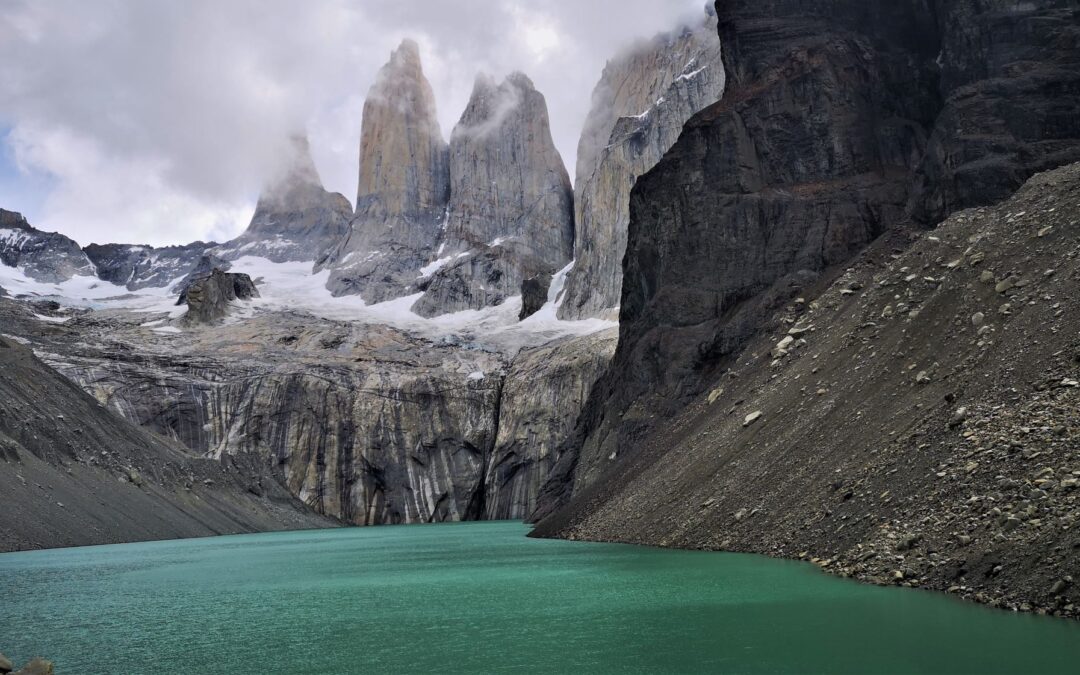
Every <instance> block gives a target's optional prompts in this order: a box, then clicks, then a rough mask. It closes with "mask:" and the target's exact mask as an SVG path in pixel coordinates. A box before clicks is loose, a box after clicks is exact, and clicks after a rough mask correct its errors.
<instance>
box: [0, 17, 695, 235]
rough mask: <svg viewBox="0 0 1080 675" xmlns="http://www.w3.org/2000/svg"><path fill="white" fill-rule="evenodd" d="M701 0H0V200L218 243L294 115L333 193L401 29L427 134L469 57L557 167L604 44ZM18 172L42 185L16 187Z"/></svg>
mask: <svg viewBox="0 0 1080 675" xmlns="http://www.w3.org/2000/svg"><path fill="white" fill-rule="evenodd" d="M703 4H704V3H703V2H701V1H699V0H671V1H669V2H658V1H657V0H590V1H589V2H581V1H580V0H548V1H546V2H543V3H540V2H530V3H528V4H526V3H523V2H519V1H517V0H439V1H437V2H436V1H434V0H432V1H429V2H402V1H401V0H306V1H304V2H299V1H296V0H185V1H184V2H175V1H172V0H98V1H96V2H93V3H88V2H85V0H5V1H4V2H3V3H2V4H0V128H3V127H9V128H10V129H11V131H10V132H9V133H8V134H7V135H6V137H5V138H6V144H7V146H8V147H7V148H6V150H7V153H0V162H3V161H4V159H3V158H4V157H10V158H13V161H14V162H15V163H17V165H18V171H17V172H13V171H11V170H8V171H5V170H2V169H0V181H3V184H2V185H0V196H2V197H3V198H4V199H5V200H12V195H15V196H16V198H15V199H13V200H12V201H14V203H4V204H0V206H2V207H4V208H10V209H15V210H20V209H22V210H25V211H27V215H28V216H29V217H30V218H31V220H32V222H34V223H35V224H36V225H37V226H39V227H42V228H45V229H55V230H59V231H62V232H64V233H66V234H68V235H69V236H72V237H74V238H75V239H77V240H79V241H80V242H83V243H88V242H90V241H106V240H109V241H117V240H119V241H129V242H140V243H142V242H146V243H155V244H162V243H181V242H185V241H190V240H192V239H199V238H201V239H207V238H215V239H226V238H229V237H231V236H234V235H235V234H237V233H239V231H241V230H242V229H243V227H244V226H246V224H247V219H248V218H249V217H250V213H251V211H252V210H253V208H254V204H255V200H256V198H257V195H258V191H259V188H260V186H261V185H262V184H263V182H264V181H266V180H267V179H268V177H270V176H272V175H274V174H275V172H276V171H277V167H276V162H277V161H278V158H279V157H281V156H283V155H284V154H285V153H283V149H284V148H285V144H286V143H287V142H288V136H289V134H290V133H291V132H292V131H294V130H296V129H298V128H306V129H307V130H308V132H309V136H310V138H311V145H312V152H313V154H314V156H315V160H316V163H317V164H318V168H319V172H320V174H321V175H322V177H323V181H324V183H326V185H327V187H328V188H329V189H332V190H334V191H339V192H342V193H343V194H345V195H347V196H350V197H351V195H353V194H355V191H356V180H357V162H358V157H359V150H358V145H359V136H360V120H361V111H362V109H363V97H364V95H365V93H366V92H367V90H368V88H369V87H370V85H371V83H372V82H373V81H374V78H375V76H376V73H377V72H378V70H379V68H380V67H381V66H382V64H383V63H384V62H385V61H386V60H387V59H388V58H389V55H390V52H391V51H392V50H393V49H394V48H395V47H396V46H397V44H398V43H399V42H400V41H401V40H402V39H403V38H405V37H412V38H414V39H415V40H417V42H418V43H419V44H420V47H421V56H422V59H423V61H424V70H425V73H426V74H427V76H428V78H429V79H430V80H431V83H432V87H433V88H434V90H435V95H436V100H437V105H438V109H439V119H440V123H441V126H442V127H443V134H444V137H446V138H449V135H450V130H451V129H452V128H453V126H454V124H455V123H456V122H457V119H458V117H459V116H460V115H461V112H462V110H464V108H465V105H466V103H467V101H468V97H469V94H470V92H471V90H472V85H473V82H474V80H475V77H476V74H477V73H478V72H480V71H484V72H488V73H491V74H493V75H494V76H495V77H497V78H499V79H502V77H503V76H505V75H506V74H508V73H509V72H511V71H513V70H521V71H522V72H524V73H526V74H527V75H529V77H530V78H531V79H532V80H533V81H534V82H535V83H536V87H537V89H538V90H539V91H541V92H542V93H543V94H544V95H545V97H546V98H547V101H548V106H549V110H550V117H551V125H552V133H553V136H554V138H555V142H556V145H557V146H558V147H559V150H560V151H561V152H562V154H563V159H564V161H565V162H566V163H567V165H568V166H573V165H574V159H575V158H574V153H575V151H576V146H577V141H578V136H579V134H580V131H581V127H582V123H583V121H584V118H585V115H586V113H587V111H588V106H589V102H590V94H591V91H592V88H593V86H594V85H595V84H596V81H597V80H598V78H599V76H600V72H601V70H602V69H603V66H604V63H605V62H606V60H607V59H608V58H610V57H611V56H613V55H614V54H615V53H616V52H617V51H618V50H619V48H620V47H622V46H623V45H625V44H627V43H628V42H629V41H631V40H633V39H635V38H639V37H643V36H649V35H652V34H654V33H656V32H659V31H661V30H667V29H669V28H671V27H672V26H674V25H676V24H677V23H678V22H679V21H682V20H685V19H687V18H689V17H690V16H694V15H697V14H700V13H701V10H702V7H703ZM9 161H10V160H9ZM9 169H10V167H9ZM16 173H18V175H21V176H22V178H21V179H20V178H13V176H14V175H15V174H16ZM31 185H33V186H40V185H48V186H49V188H48V191H47V192H46V193H45V194H44V196H42V195H40V194H37V193H35V194H34V196H33V198H30V195H31V192H33V191H32V190H30V189H29V186H31ZM24 187H25V188H26V189H25V190H23V188H24ZM20 192H24V193H25V194H26V195H27V198H26V200H25V201H23V200H21V199H19V198H17V197H18V195H19V194H20Z"/></svg>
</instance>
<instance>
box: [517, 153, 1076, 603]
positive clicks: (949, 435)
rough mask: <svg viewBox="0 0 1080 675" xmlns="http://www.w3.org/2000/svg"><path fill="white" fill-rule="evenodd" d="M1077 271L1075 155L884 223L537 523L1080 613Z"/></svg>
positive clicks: (572, 533) (588, 535) (575, 534)
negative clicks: (631, 449) (991, 203)
mask: <svg viewBox="0 0 1080 675" xmlns="http://www.w3.org/2000/svg"><path fill="white" fill-rule="evenodd" d="M1078 280H1080V164H1073V165H1069V166H1067V167H1063V168H1061V169H1057V170H1055V171H1051V172H1048V173H1044V174H1040V175H1038V176H1035V177H1033V178H1032V179H1031V180H1030V181H1029V182H1028V183H1027V184H1026V185H1025V186H1024V187H1023V188H1022V189H1021V190H1020V192H1018V193H1017V194H1016V195H1015V196H1014V197H1012V198H1011V199H1010V200H1008V201H1006V202H1004V203H1002V204H1000V205H998V206H996V207H990V208H986V207H980V208H976V209H970V210H965V211H961V212H959V213H957V214H955V215H954V216H952V217H950V218H949V219H948V220H947V221H946V222H945V223H943V224H941V225H940V226H939V227H938V228H936V229H935V230H933V231H932V232H928V233H921V234H911V233H900V232H898V233H894V234H892V235H891V236H888V237H885V238H883V239H882V240H880V241H878V242H875V243H874V244H873V245H872V246H871V247H870V248H869V249H867V250H866V251H864V252H863V254H861V255H860V256H859V257H857V258H856V259H855V260H853V261H851V262H849V263H848V266H847V268H846V269H845V271H844V273H843V275H842V276H840V277H839V278H838V279H836V280H835V281H834V283H832V284H831V285H829V286H828V287H827V288H824V289H823V290H814V289H807V291H808V292H807V295H806V296H805V299H804V300H805V301H799V299H798V298H796V299H794V300H793V301H790V302H785V303H780V304H778V305H777V306H776V307H775V308H774V310H773V311H772V312H770V315H769V317H768V321H767V322H766V323H765V324H764V327H763V329H762V330H761V331H759V333H758V334H757V335H756V336H755V337H754V338H752V339H751V341H750V342H749V343H747V346H746V348H745V349H744V350H743V351H741V353H739V355H738V357H737V358H733V359H732V360H731V361H730V362H729V364H728V365H729V369H728V371H727V373H725V374H722V375H721V374H718V375H717V376H715V377H712V378H710V379H709V380H708V382H707V387H706V389H705V392H703V393H702V394H701V395H699V396H695V397H692V398H690V399H687V400H686V401H685V405H684V408H683V410H682V411H681V412H680V414H679V415H677V416H673V417H671V418H668V419H666V420H663V421H660V422H658V424H659V428H658V431H657V432H656V433H651V434H648V435H646V436H645V437H644V438H642V439H641V440H640V442H639V443H638V445H637V452H636V453H633V454H632V455H631V456H628V457H627V459H626V461H625V462H620V463H619V464H618V471H617V472H611V473H609V474H608V475H607V477H606V478H605V479H601V480H600V481H598V482H596V483H594V484H593V485H592V486H591V487H588V488H585V489H584V492H583V493H581V494H580V495H579V496H578V497H576V498H575V500H574V504H572V505H571V507H570V508H569V509H567V510H566V511H564V512H562V513H560V514H558V515H557V516H555V517H554V518H552V519H551V520H549V521H547V522H545V523H542V524H541V525H540V529H539V532H540V533H548V534H550V533H552V532H553V531H554V532H557V533H558V535H559V536H562V537H570V538H579V539H592V540H604V541H624V542H634V543H642V544H649V545H661V546H673V547H685V548H694V549H721V550H729V551H741V552H753V553H764V554H768V555H774V556H783V557H790V558H801V559H804V560H809V561H812V562H814V563H816V564H818V565H820V566H821V567H822V568H823V569H824V570H826V571H830V572H833V573H836V574H842V575H845V576H851V577H854V578H857V579H861V580H864V581H868V582H872V583H877V584H898V585H906V586H918V587H925V588H932V589H936V590H940V591H947V592H949V593H954V594H957V595H960V596H963V597H966V598H970V599H974V600H978V601H980V602H985V603H989V604H991V605H994V606H999V607H1005V608H1010V609H1018V608H1024V609H1036V610H1038V611H1040V612H1046V613H1051V614H1056V615H1061V616H1077V615H1078V614H1077V608H1078V607H1080V589H1078V587H1077V586H1076V585H1075V584H1073V583H1069V582H1068V581H1067V579H1068V578H1069V577H1070V576H1071V575H1073V574H1075V571H1074V570H1076V568H1077V565H1080V547H1077V546H1076V545H1075V544H1076V527H1077V523H1078V522H1080V385H1078V384H1077V383H1078V381H1080V354H1078V352H1077V343H1076V335H1077V334H1078V333H1080V311H1078V310H1080V307H1078V304H1080V301H1078V299H1077V297H1076V294H1075V293H1074V292H1073V290H1072V289H1074V288H1075V286H1076V283H1077V281H1078ZM553 527H554V528H556V529H554V530H553V529H551V528H553Z"/></svg>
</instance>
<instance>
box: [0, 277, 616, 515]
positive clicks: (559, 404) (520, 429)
mask: <svg viewBox="0 0 1080 675" xmlns="http://www.w3.org/2000/svg"><path fill="white" fill-rule="evenodd" d="M235 276H237V275H226V274H221V273H220V272H219V273H218V274H217V275H216V277H217V280H216V281H213V283H209V282H210V281H212V280H213V279H214V277H211V278H210V279H209V280H207V282H203V283H208V284H209V286H208V287H209V288H212V289H215V292H218V291H219V290H220V288H219V287H220V286H221V285H222V284H224V283H225V282H226V281H227V280H228V279H230V278H231V277H235ZM197 288H199V285H198V284H196V285H195V286H193V287H192V290H196V289H197ZM189 294H190V291H189ZM203 304H206V305H207V306H208V307H212V306H214V305H212V304H211V303H203ZM21 311H23V313H24V314H25V317H26V320H25V321H22V322H20V323H17V324H7V325H5V328H4V330H5V332H10V333H11V334H13V335H16V336H18V337H19V338H20V339H23V340H28V341H29V344H30V345H32V346H33V348H34V349H35V350H38V351H39V352H40V353H41V354H42V355H43V358H45V359H46V360H47V362H48V363H49V364H50V365H51V366H52V367H54V368H56V369H57V370H59V371H60V372H62V373H63V374H64V375H65V376H67V377H68V378H70V379H71V380H73V381H74V382H76V383H77V384H78V385H79V386H81V387H82V388H83V389H84V390H86V391H87V392H89V393H90V394H92V395H93V396H94V397H95V398H96V399H97V400H98V401H100V402H101V403H102V404H103V405H105V406H106V407H107V408H108V409H109V410H110V411H111V412H112V413H114V414H117V415H119V416H121V417H123V418H124V419H126V420H128V421H130V422H133V423H135V424H136V425H138V426H140V427H143V428H145V429H147V430H150V431H153V432H155V433H156V434H159V435H161V436H165V437H167V438H168V439H170V440H171V441H173V442H175V443H178V444H180V445H182V446H184V447H186V448H187V449H188V450H189V451H191V452H193V453H195V454H196V455H199V456H210V457H214V458H217V459H218V460H220V461H222V462H229V461H231V458H258V463H259V465H260V466H264V467H266V470H267V471H270V472H272V473H273V474H274V475H278V476H280V481H281V484H282V485H283V486H284V487H285V488H286V489H287V490H288V492H289V493H291V494H293V495H296V496H297V497H299V498H300V499H301V500H302V501H303V502H305V503H306V504H307V505H309V506H310V507H312V508H313V509H315V510H316V511H318V512H319V513H322V514H325V515H328V516H333V517H336V518H340V519H343V520H345V521H346V522H350V523H355V524H359V525H376V524H392V523H417V522H432V521H446V520H467V519H480V518H485V517H487V518H492V519H505V518H520V517H523V515H524V514H526V513H529V512H531V511H532V510H533V509H534V508H535V505H536V494H537V492H538V489H539V486H540V485H541V484H542V483H543V482H544V481H545V480H546V478H547V472H548V470H549V468H550V465H551V461H552V459H553V457H552V455H551V449H552V448H554V447H556V446H558V445H559V444H561V443H562V442H563V441H564V440H565V436H566V434H567V433H568V432H569V430H570V429H571V428H572V424H573V421H574V420H575V419H576V418H577V414H578V412H579V411H580V407H581V404H582V402H583V401H584V398H585V395H586V394H587V392H588V390H589V388H590V387H591V385H592V383H593V381H594V380H595V379H596V377H597V376H598V375H599V372H600V370H601V369H602V368H603V366H605V365H606V364H607V361H608V358H609V357H610V354H611V352H612V351H613V349H614V341H615V338H616V335H615V333H614V332H613V331H608V332H607V333H603V334H597V335H592V336H585V337H580V338H571V339H566V340H563V341H561V342H560V343H558V345H557V347H556V346H552V347H545V348H533V349H525V350H523V351H521V352H520V353H519V354H517V355H513V354H503V353H499V352H497V351H493V350H492V349H490V348H486V347H483V346H479V345H472V344H468V343H463V341H455V340H452V339H441V340H428V339H424V338H421V337H418V336H414V335H410V334H408V333H405V332H402V331H399V330H395V329H393V328H390V327H386V326H377V325H363V324H353V323H346V322H336V321H328V320H323V319H318V318H315V317H312V316H310V315H306V314H303V313H296V314H294V313H291V312H274V313H256V314H255V315H254V316H252V317H246V318H244V319H243V320H241V321H234V322H231V323H230V324H229V325H222V324H221V323H220V322H211V323H209V324H206V323H201V322H199V323H197V322H194V321H190V320H186V321H182V322H180V323H179V324H178V330H179V329H182V332H179V333H177V332H158V330H156V329H155V328H154V326H159V325H160V322H157V323H154V322H151V325H150V326H144V325H143V324H144V323H147V319H148V318H153V316H147V315H146V314H125V313H116V312H109V313H99V312H93V311H89V312H88V311H82V312H75V313H64V314H61V315H60V316H62V317H64V318H65V319H66V320H65V322H64V323H62V324H61V323H50V322H45V321H41V320H37V319H34V318H33V315H32V314H31V313H30V312H29V311H28V310H25V309H24V310H21ZM39 311H40V310H39ZM194 311H195V309H194V308H193V309H192V310H191V311H189V314H192V313H193V312H194ZM245 461H247V460H245Z"/></svg>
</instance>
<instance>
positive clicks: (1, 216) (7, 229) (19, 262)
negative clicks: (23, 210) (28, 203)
mask: <svg viewBox="0 0 1080 675" xmlns="http://www.w3.org/2000/svg"><path fill="white" fill-rule="evenodd" d="M0 264H3V265H6V266H8V267H18V268H20V269H21V270H22V272H23V274H25V275H26V276H28V277H30V278H31V279H33V280H35V281H41V282H45V283H60V282H62V281H67V280H68V279H70V278H72V277H74V276H93V275H94V273H95V270H94V265H93V263H91V262H90V260H89V258H87V257H86V254H85V253H83V251H82V248H80V247H79V245H78V244H77V243H75V242H74V241H73V240H71V239H69V238H68V237H65V236H64V235H62V234H59V233H56V232H42V231H40V230H36V229H34V228H33V227H30V224H29V223H27V222H26V219H25V218H23V217H22V214H19V213H15V212H14V211H5V210H4V209H0ZM11 290H16V289H11Z"/></svg>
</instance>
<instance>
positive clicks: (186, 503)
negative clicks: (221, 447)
mask: <svg viewBox="0 0 1080 675" xmlns="http://www.w3.org/2000/svg"><path fill="white" fill-rule="evenodd" d="M39 325H40V322H39V321H37V320H36V319H34V318H33V317H32V315H31V314H30V313H29V312H27V311H26V309H25V308H24V307H22V306H21V305H19V304H16V303H14V302H12V301H10V300H4V299H0V326H3V330H4V332H5V333H7V332H9V331H10V332H19V333H33V332H36V331H40V330H57V329H56V328H51V329H49V328H47V329H42V328H40V327H39ZM0 491H2V492H3V494H4V508H3V509H0V550H3V551H11V550H21V549H29V548H46V547H56V546H78V545H88V544H106V543H114V542H124V541H138V540H146V539H164V538H177V537H200V536H209V535H213V534H229V533H240V532H253V531H263V530H278V529H286V528H306V527H330V526H333V525H334V522H333V521H330V520H327V519H325V518H323V517H320V516H318V515H316V514H314V513H313V512H311V511H310V510H308V509H307V508H305V507H304V506H303V505H302V504H301V503H300V502H299V501H297V500H296V499H295V498H293V497H292V496H291V495H290V494H289V493H288V492H287V491H286V490H285V489H284V488H283V487H282V486H281V485H280V484H279V483H278V480H277V478H276V477H275V476H274V474H273V473H272V472H270V471H268V470H267V469H266V468H265V467H264V465H263V463H261V462H259V461H257V460H255V459H254V458H253V457H251V456H250V455H236V456H234V457H231V458H229V459H228V461H224V462H218V461H214V460H210V459H205V458H201V457H198V456H196V455H193V454H191V453H190V452H188V451H187V450H186V449H184V448H183V447H182V446H180V445H178V444H175V443H172V442H169V441H167V440H166V439H163V438H161V437H159V436H157V435H155V434H152V433H150V432H148V431H146V430H144V429H140V428H139V427H137V426H135V425H133V424H131V423H130V422H127V421H125V420H123V419H121V418H120V417H118V416H116V415H115V414H113V413H112V412H110V411H108V410H107V409H105V408H104V407H102V406H101V405H100V404H99V403H98V402H97V401H95V400H94V399H93V398H92V397H90V396H89V395H88V394H86V393H85V392H83V391H82V390H81V389H80V388H79V387H78V386H76V385H75V384H74V383H72V382H71V381H70V380H68V379H67V378H65V377H63V376H61V375H60V374H59V373H57V372H55V371H54V370H53V369H51V368H49V367H48V366H46V365H45V364H44V363H42V362H41V361H40V360H39V359H38V358H36V357H35V356H34V354H33V353H32V352H31V350H30V349H28V348H27V347H25V346H23V345H22V344H20V341H18V340H16V339H14V338H12V337H10V336H6V335H5V336H0Z"/></svg>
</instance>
